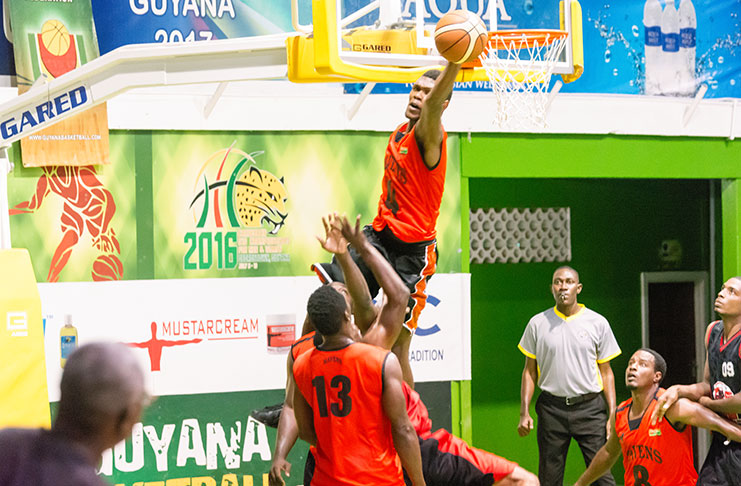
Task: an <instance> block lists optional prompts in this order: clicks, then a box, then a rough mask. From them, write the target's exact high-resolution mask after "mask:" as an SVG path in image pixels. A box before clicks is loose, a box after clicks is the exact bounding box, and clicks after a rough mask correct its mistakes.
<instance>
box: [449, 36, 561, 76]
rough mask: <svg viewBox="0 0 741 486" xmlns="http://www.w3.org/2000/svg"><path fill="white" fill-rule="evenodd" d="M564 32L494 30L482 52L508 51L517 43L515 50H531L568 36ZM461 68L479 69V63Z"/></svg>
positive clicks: (477, 60)
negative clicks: (513, 43) (492, 50)
mask: <svg viewBox="0 0 741 486" xmlns="http://www.w3.org/2000/svg"><path fill="white" fill-rule="evenodd" d="M568 35H569V33H568V32H566V31H565V30H558V29H522V30H516V29H513V30H495V31H493V32H489V42H487V43H486V46H484V52H488V51H489V50H490V49H497V50H504V49H509V48H510V44H511V43H512V42H518V44H517V49H523V48H525V47H528V48H532V47H535V46H536V45H538V46H539V47H543V46H546V45H549V44H552V43H554V42H555V41H556V40H561V39H563V38H565V37H566V36H568ZM461 67H463V68H473V67H481V61H480V60H479V59H475V60H473V61H469V62H467V63H465V64H463V65H462V66H461Z"/></svg>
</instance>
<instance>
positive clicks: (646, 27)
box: [643, 0, 661, 95]
mask: <svg viewBox="0 0 741 486" xmlns="http://www.w3.org/2000/svg"><path fill="white" fill-rule="evenodd" d="M643 33H644V36H643V48H644V51H645V59H646V65H645V68H646V94H647V95H657V94H659V93H660V91H659V76H660V71H659V69H660V68H659V63H660V62H661V4H660V3H659V0H646V4H645V5H644V6H643Z"/></svg>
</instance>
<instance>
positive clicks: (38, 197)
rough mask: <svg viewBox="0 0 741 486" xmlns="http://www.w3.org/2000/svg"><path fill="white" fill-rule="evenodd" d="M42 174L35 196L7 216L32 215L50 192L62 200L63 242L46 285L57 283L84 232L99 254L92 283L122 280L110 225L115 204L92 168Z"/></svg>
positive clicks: (49, 169)
mask: <svg viewBox="0 0 741 486" xmlns="http://www.w3.org/2000/svg"><path fill="white" fill-rule="evenodd" d="M42 171H43V174H42V175H41V177H39V180H38V182H37V183H36V193H35V194H34V195H33V196H32V197H31V199H30V200H28V201H24V202H22V203H19V204H16V205H15V206H14V207H13V208H12V209H11V210H10V215H11V216H12V215H16V214H23V213H35V212H36V211H37V210H38V209H39V208H40V207H41V203H42V202H43V201H44V198H46V196H48V195H49V193H50V192H53V193H55V194H57V195H58V196H60V197H61V198H62V199H64V208H63V209H62V215H61V218H60V224H61V227H62V241H60V242H59V245H57V248H56V250H55V251H54V256H52V259H51V264H50V266H49V274H48V275H47V277H46V280H47V282H57V281H58V280H59V274H60V273H61V272H62V269H63V268H64V266H65V265H66V264H67V262H68V261H69V257H70V255H71V254H72V248H73V247H74V246H75V245H76V244H77V242H78V241H79V240H80V237H82V235H83V234H84V232H85V230H86V229H87V231H88V233H89V234H90V236H91V237H92V239H93V242H92V245H93V247H94V248H95V249H97V250H98V251H99V252H100V256H98V257H97V258H96V259H95V261H93V269H92V279H93V280H95V281H105V280H121V278H122V277H123V264H122V263H121V260H120V258H119V256H120V255H121V247H120V246H119V244H118V240H117V239H116V232H115V231H113V228H111V226H110V223H111V219H112V218H113V215H114V213H115V212H116V203H115V202H114V201H113V196H112V195H111V193H110V191H108V189H106V188H105V187H103V184H102V183H101V182H100V180H99V179H98V177H97V174H96V173H95V168H94V167H56V166H55V167H42Z"/></svg>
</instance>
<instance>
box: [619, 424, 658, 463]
mask: <svg viewBox="0 0 741 486" xmlns="http://www.w3.org/2000/svg"><path fill="white" fill-rule="evenodd" d="M649 435H652V436H655V435H661V433H659V434H651V432H650V431H649ZM623 454H625V456H626V457H627V458H629V459H648V460H651V461H653V462H655V463H657V464H661V463H662V460H661V451H660V450H658V449H654V448H653V447H649V446H644V445H641V444H637V445H631V446H627V447H625V448H624V449H623Z"/></svg>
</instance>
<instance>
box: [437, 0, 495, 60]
mask: <svg viewBox="0 0 741 486" xmlns="http://www.w3.org/2000/svg"><path fill="white" fill-rule="evenodd" d="M488 36H489V33H488V32H487V30H486V26H484V22H483V21H482V20H481V19H480V18H479V17H478V15H476V14H474V13H471V12H469V11H468V10H454V11H452V12H448V13H447V14H445V15H443V16H442V18H441V19H440V21H439V22H438V23H437V25H436V26H435V47H437V50H438V52H439V53H440V55H441V56H443V57H444V58H445V59H447V60H448V61H449V62H452V63H453V64H462V63H464V62H467V61H473V60H474V59H476V58H477V57H479V54H481V52H482V51H483V50H484V46H485V45H486V42H487V39H488Z"/></svg>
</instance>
